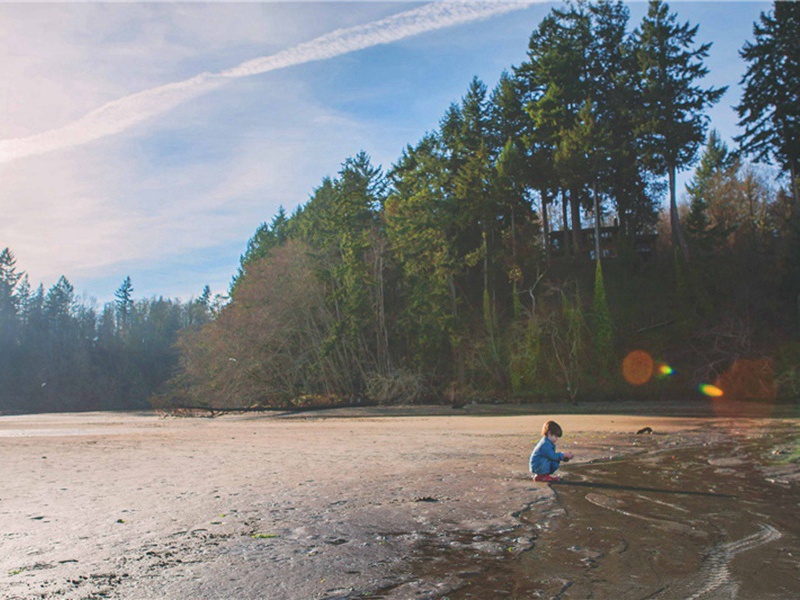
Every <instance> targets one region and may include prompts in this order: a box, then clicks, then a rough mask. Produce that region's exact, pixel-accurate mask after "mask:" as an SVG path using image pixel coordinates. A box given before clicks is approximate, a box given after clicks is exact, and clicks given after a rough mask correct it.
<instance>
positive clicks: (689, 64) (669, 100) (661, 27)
mask: <svg viewBox="0 0 800 600" xmlns="http://www.w3.org/2000/svg"><path fill="white" fill-rule="evenodd" d="M697 29H698V26H697V25H695V26H694V27H691V26H690V25H689V23H684V24H682V25H681V24H678V22H677V15H676V14H675V13H670V12H669V6H668V5H667V4H666V3H664V2H662V1H661V0H650V5H649V9H648V12H647V16H645V18H644V20H643V21H642V23H641V25H640V27H639V29H638V30H637V31H636V33H635V39H636V54H637V58H638V63H639V68H640V74H641V79H642V107H641V113H640V114H641V125H640V131H641V134H642V136H643V143H644V147H645V149H646V151H647V156H648V159H649V162H650V165H651V168H652V169H653V170H654V172H657V173H662V174H663V173H664V172H666V174H667V176H668V178H669V206H670V225H671V229H672V240H673V244H674V245H675V247H677V248H679V249H680V251H681V253H682V255H683V256H684V258H685V259H688V257H689V248H688V245H687V244H686V240H685V237H684V235H683V231H682V228H681V223H680V219H679V216H678V203H677V198H676V191H675V185H676V184H675V179H676V176H677V171H678V170H679V169H684V168H686V167H688V166H690V165H691V164H692V163H694V161H695V157H696V155H697V150H698V148H699V146H700V143H701V142H702V141H703V139H705V131H706V128H707V126H708V117H707V116H706V115H705V114H704V112H703V111H704V110H705V109H706V108H708V107H710V106H713V105H714V104H715V103H716V102H718V101H719V99H720V98H721V97H722V95H723V94H724V93H725V91H726V89H727V88H713V87H712V88H702V87H700V86H699V85H698V83H697V82H698V80H699V79H702V78H703V77H704V76H705V75H706V74H707V73H708V68H707V67H706V66H705V65H704V63H703V60H704V59H705V58H707V57H708V50H709V48H710V47H711V44H710V43H709V44H702V45H700V46H696V45H695V42H694V39H695V36H696V35H697Z"/></svg>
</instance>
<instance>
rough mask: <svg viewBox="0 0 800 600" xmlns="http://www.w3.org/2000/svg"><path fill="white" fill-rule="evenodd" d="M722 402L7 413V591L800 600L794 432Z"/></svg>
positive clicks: (0, 562) (788, 410)
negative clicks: (564, 457) (554, 475)
mask: <svg viewBox="0 0 800 600" xmlns="http://www.w3.org/2000/svg"><path fill="white" fill-rule="evenodd" d="M716 406H717V408H720V410H716V409H714V407H712V406H711V405H704V406H702V407H699V406H695V405H687V404H685V403H683V404H680V405H678V406H677V407H671V408H669V410H666V409H665V407H663V406H655V405H648V406H620V407H619V408H621V409H622V410H621V412H620V413H614V411H613V408H615V407H613V406H612V407H610V408H611V410H605V411H603V414H581V408H582V407H580V406H579V407H576V408H570V409H569V414H560V413H559V410H558V409H559V405H553V406H536V405H529V406H516V407H514V408H513V409H510V408H499V407H480V406H470V405H468V406H466V407H464V408H463V409H459V410H456V409H452V408H450V407H415V408H405V409H404V408H384V409H378V408H363V409H340V410H327V411H312V412H306V413H299V414H289V413H266V414H230V415H225V416H219V417H216V418H213V419H211V418H175V417H167V416H164V415H158V414H156V413H122V414H120V413H80V414H79V413H75V414H46V415H19V416H2V417H0V452H2V456H3V460H2V461H0V478H1V479H2V481H3V486H2V488H0V536H2V537H0V590H1V591H2V597H3V598H25V599H29V598H70V599H73V598H74V599H78V598H120V599H150V598H153V599H156V598H175V599H179V598H181V599H182V598H197V599H211V598H231V599H247V598H269V599H282V598H285V599H306V598H320V599H322V598H326V599H334V598H342V599H344V598H348V599H349V598H398V599H399V598H445V597H447V598H450V599H455V598H494V597H497V598H502V597H508V598H537V597H541V598H554V597H559V598H589V597H595V598H667V599H668V598H688V597H696V598H734V597H737V596H738V597H741V598H786V597H794V596H797V595H798V594H799V593H800V587H799V586H798V584H797V582H796V577H795V575H796V573H797V570H798V567H799V566H800V560H799V559H800V523H798V519H797V514H799V512H798V511H800V465H798V452H799V450H798V448H799V445H800V429H798V425H800V419H798V417H797V415H796V410H795V409H794V408H793V407H792V406H790V407H782V408H780V409H774V408H770V409H769V410H765V409H764V408H763V407H748V406H739V407H737V406H734V405H720V404H717V405H716ZM560 408H561V409H562V410H563V409H565V408H567V406H565V405H561V406H560ZM622 413H628V414H622ZM631 413H638V414H631ZM547 419H555V420H557V421H558V422H559V423H560V424H561V425H562V427H563V429H564V437H563V438H562V439H561V440H560V442H559V444H558V449H559V450H566V449H569V450H571V451H572V452H574V453H575V459H574V460H573V461H571V462H570V463H568V464H565V465H563V468H562V471H563V473H564V478H563V480H562V481H561V482H559V483H556V484H551V485H548V484H540V483H534V482H533V481H532V480H531V478H530V476H529V475H528V473H527V460H528V455H529V453H530V451H531V449H532V447H533V445H534V444H535V442H536V441H537V440H538V438H539V435H540V429H541V425H542V423H543V422H544V421H545V420H547ZM645 427H648V428H650V429H651V430H652V433H646V434H638V435H637V433H636V432H637V431H639V430H641V429H643V428H645Z"/></svg>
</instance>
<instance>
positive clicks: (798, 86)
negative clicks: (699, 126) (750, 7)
mask: <svg viewBox="0 0 800 600" xmlns="http://www.w3.org/2000/svg"><path fill="white" fill-rule="evenodd" d="M753 35H754V36H755V41H754V42H747V43H746V44H745V45H744V47H743V48H742V50H741V51H740V54H741V56H742V58H743V59H744V60H745V61H747V63H748V65H747V71H746V72H745V74H744V76H743V77H742V81H741V84H742V85H743V86H744V94H743V95H742V100H741V102H740V103H739V105H738V106H737V107H736V110H737V112H738V114H739V119H740V120H739V126H740V127H743V128H744V133H742V135H740V136H739V137H737V138H736V140H737V141H738V142H741V144H742V150H743V151H744V152H745V153H747V154H750V155H752V156H754V157H755V158H756V160H759V161H769V160H771V159H775V160H776V161H777V162H778V164H780V165H781V166H782V167H783V168H784V169H786V170H788V171H789V174H790V178H791V182H790V185H791V188H792V192H793V195H794V201H795V206H796V208H795V211H796V213H797V214H800V190H799V189H798V187H800V186H799V185H798V178H800V3H798V2H778V1H776V2H775V3H774V5H773V11H772V13H771V14H770V13H761V17H760V22H758V23H755V24H754V25H753ZM798 219H800V217H798Z"/></svg>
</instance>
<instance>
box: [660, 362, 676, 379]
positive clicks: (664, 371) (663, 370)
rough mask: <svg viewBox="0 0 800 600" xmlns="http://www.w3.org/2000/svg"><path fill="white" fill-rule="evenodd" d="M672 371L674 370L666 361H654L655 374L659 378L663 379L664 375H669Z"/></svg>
mask: <svg viewBox="0 0 800 600" xmlns="http://www.w3.org/2000/svg"><path fill="white" fill-rule="evenodd" d="M674 372H675V370H674V369H673V368H672V367H670V366H669V365H668V364H667V363H663V362H658V363H656V375H658V377H659V378H660V379H663V378H664V377H669V376H670V375H672V374H673V373H674Z"/></svg>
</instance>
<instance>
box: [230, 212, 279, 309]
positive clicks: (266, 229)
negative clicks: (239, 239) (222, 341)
mask: <svg viewBox="0 0 800 600" xmlns="http://www.w3.org/2000/svg"><path fill="white" fill-rule="evenodd" d="M288 238H289V218H288V217H287V216H286V210H285V209H284V208H283V206H279V207H278V212H277V213H276V215H275V216H274V217H273V219H272V222H271V223H269V224H267V223H262V224H261V225H259V227H258V229H256V232H255V233H254V234H253V237H251V238H250V239H249V240H248V241H247V249H246V250H245V253H244V254H243V255H242V256H241V257H240V258H239V269H238V271H237V272H236V275H234V276H233V280H232V281H231V287H230V294H231V297H233V296H234V295H235V293H236V288H237V285H238V283H239V281H240V280H241V279H242V278H243V277H244V275H245V272H246V271H247V267H248V265H250V264H252V263H253V262H255V261H257V260H258V259H260V258H263V257H264V256H266V255H267V254H268V253H269V251H270V250H272V249H273V248H276V247H278V246H282V245H283V244H285V243H286V241H287V240H288Z"/></svg>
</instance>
